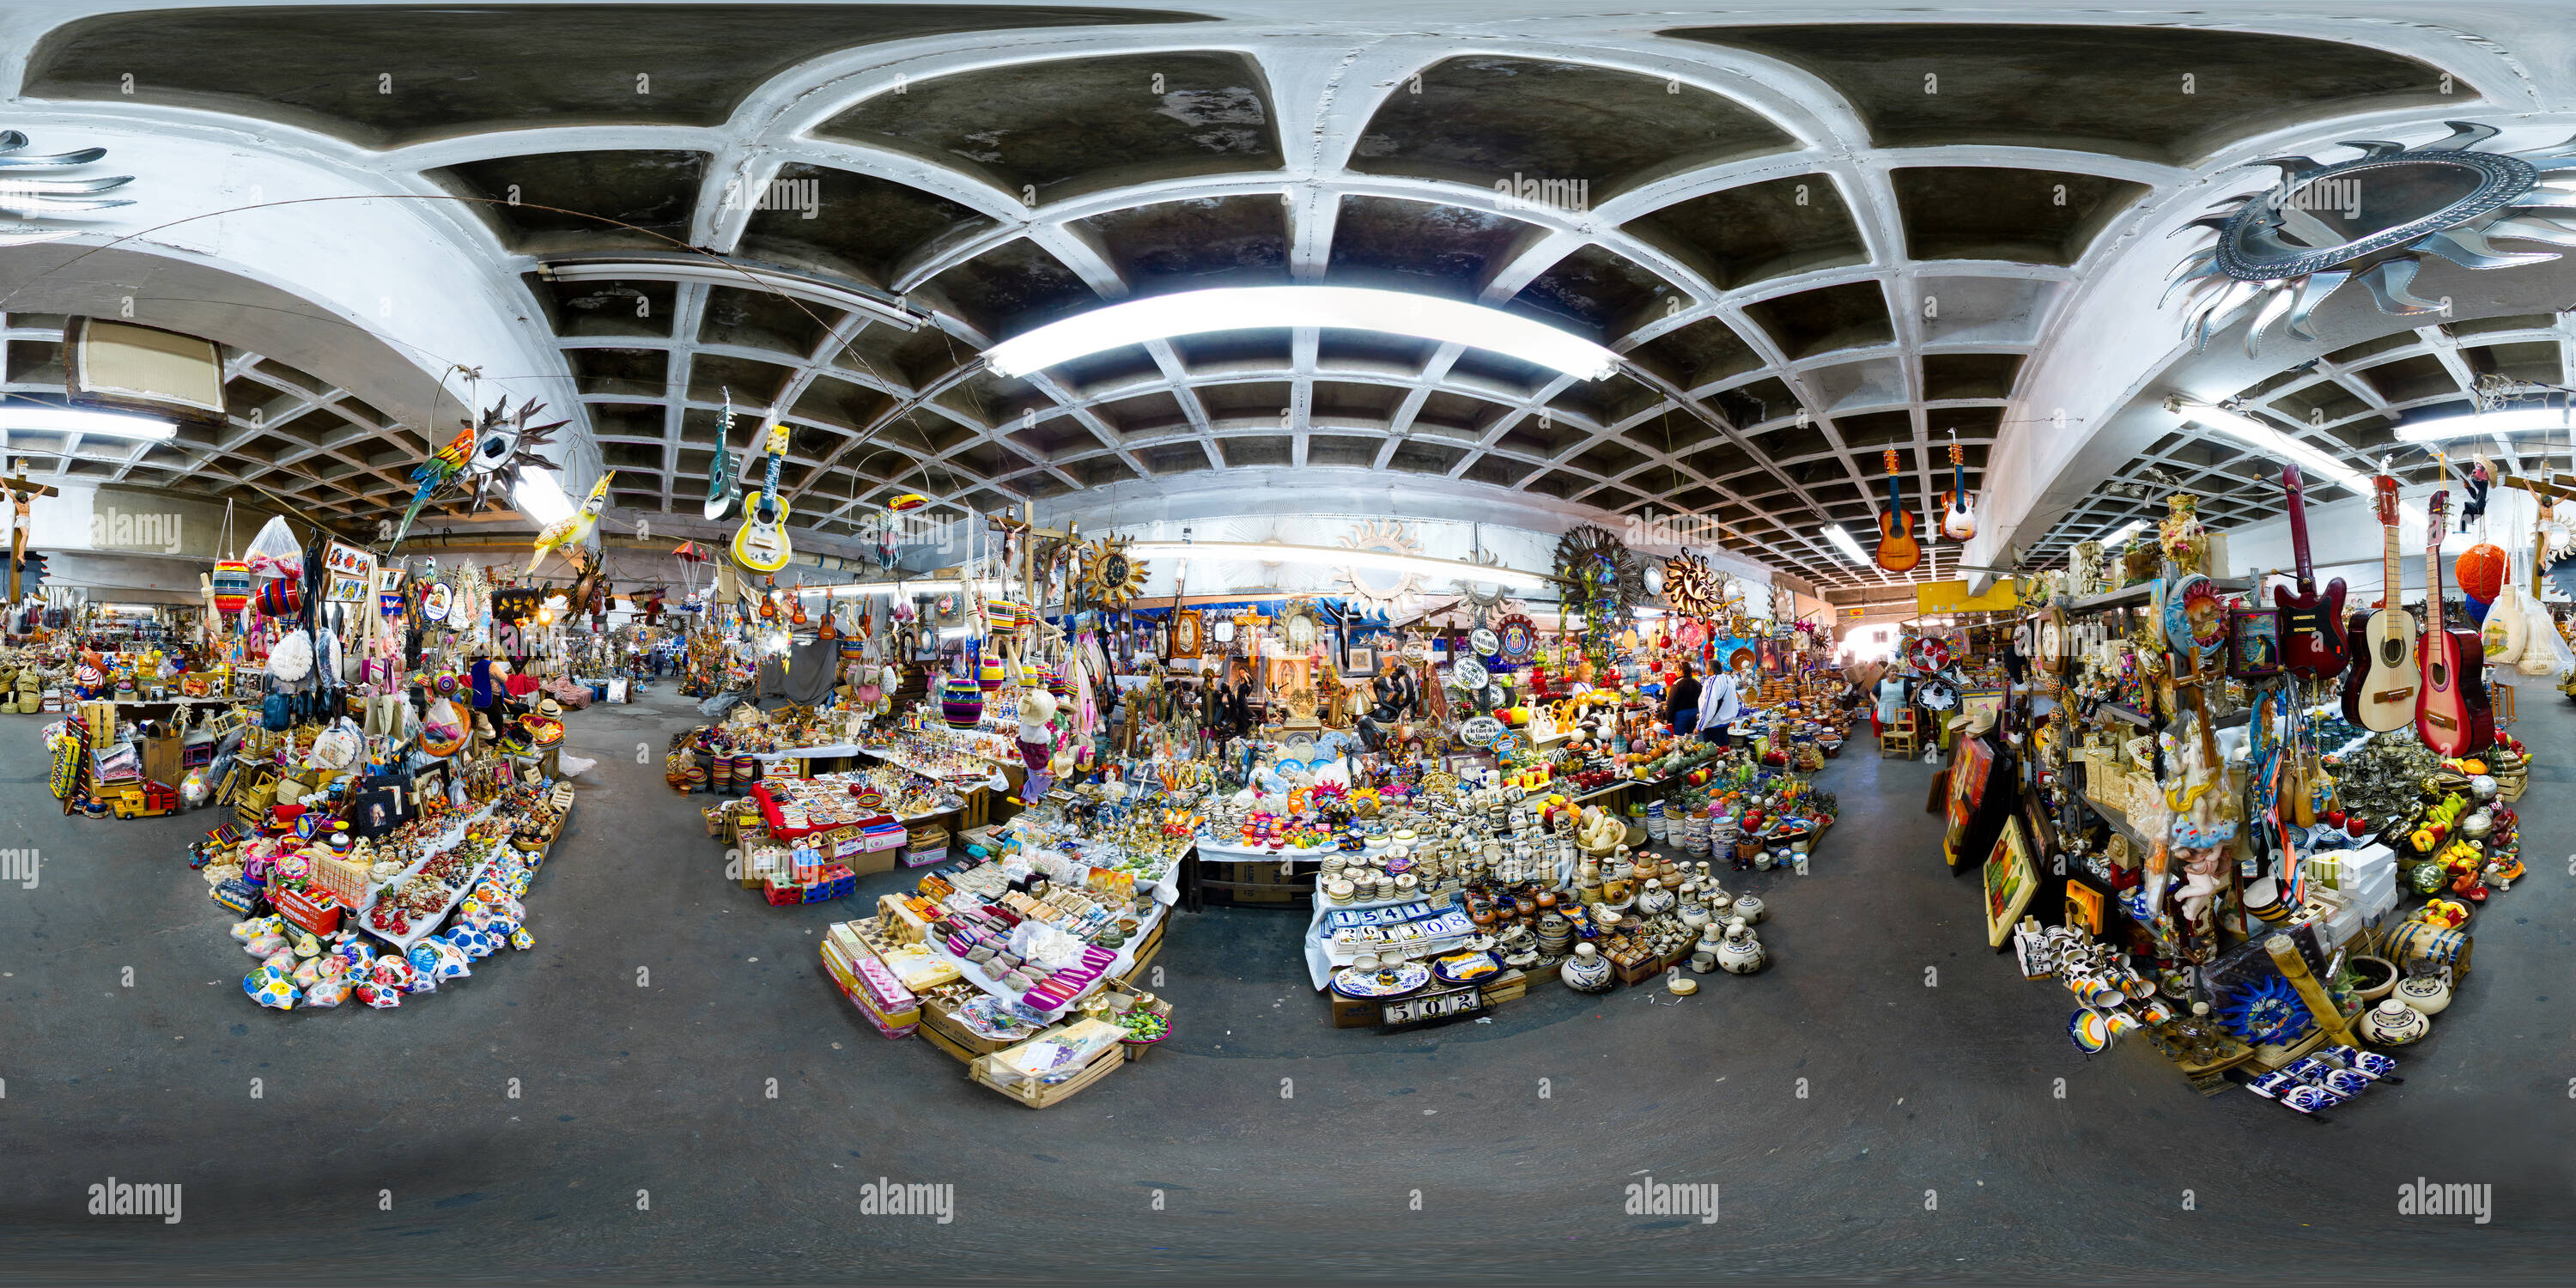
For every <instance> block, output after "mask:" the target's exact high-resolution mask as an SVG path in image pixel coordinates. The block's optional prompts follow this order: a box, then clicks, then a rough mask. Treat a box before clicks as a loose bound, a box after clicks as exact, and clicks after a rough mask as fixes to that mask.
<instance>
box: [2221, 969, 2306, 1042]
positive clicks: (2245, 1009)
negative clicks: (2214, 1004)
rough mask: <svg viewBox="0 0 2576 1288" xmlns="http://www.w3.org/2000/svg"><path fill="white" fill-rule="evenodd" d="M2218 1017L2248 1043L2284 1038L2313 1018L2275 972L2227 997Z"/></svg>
mask: <svg viewBox="0 0 2576 1288" xmlns="http://www.w3.org/2000/svg"><path fill="white" fill-rule="evenodd" d="M2218 1018H2219V1020H2220V1022H2221V1023H2223V1024H2225V1025H2226V1026H2227V1027H2228V1029H2229V1030H2230V1031H2232V1032H2234V1033H2235V1034H2236V1036H2238V1037H2240V1038H2243V1039H2245V1042H2246V1044H2247V1045H2249V1046H2261V1045H2263V1044H2264V1043H2267V1042H2287V1041H2289V1040H2290V1039H2292V1038H2295V1037H2297V1036H2298V1035H2300V1034H2301V1033H2305V1032H2307V1030H2308V1026H2309V1025H2310V1024H2311V1023H2313V1022H2314V1021H2313V1020H2312V1019H2311V1018H2310V1017H2309V1015H2308V1006H2307V1003H2305V1002H2302V1001H2300V1000H2299V994H2298V991H2297V990H2296V989H2293V988H2291V987H2290V982H2289V981H2288V980H2285V979H2283V978H2281V977H2280V976H2278V975H2270V976H2266V977H2264V979H2263V981H2262V982H2261V983H2258V984H2252V985H2249V986H2247V988H2246V989H2245V991H2244V992H2242V993H2238V994H2237V995H2235V996H2234V997H2232V998H2230V999H2228V1003H2227V1005H2226V1007H2225V1008H2224V1009H2222V1010H2220V1011H2219V1013H2218Z"/></svg>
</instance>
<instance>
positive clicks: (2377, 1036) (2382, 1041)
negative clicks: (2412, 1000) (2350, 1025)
mask: <svg viewBox="0 0 2576 1288" xmlns="http://www.w3.org/2000/svg"><path fill="white" fill-rule="evenodd" d="M2432 1031H2433V1022H2432V1021H2431V1020H2428V1019H2425V1018H2424V1013H2423V1012H2421V1011H2418V1010H2416V1009H2414V1008H2413V1007H2410V1006H2408V1005H2407V1004H2405V1003H2404V1002H2401V1001H2399V1000H2397V999H2396V998H2394V997H2383V998H2381V999H2379V1005H2377V1006H2374V1007H2372V1008H2370V1010H2369V1011H2368V1012H2367V1013H2365V1014H2364V1015H2363V1016H2362V1017H2361V1035H2362V1036H2363V1037H2366V1038H2368V1039H2370V1040H2371V1041H2372V1042H2374V1043H2377V1044H2378V1045H2380V1046H2404V1045H2406V1044H2407V1043H2409V1042H2412V1041H2415V1040H2416V1039H2418V1038H2421V1037H2423V1036H2424V1035H2425V1034H2427V1033H2430V1032H2432Z"/></svg>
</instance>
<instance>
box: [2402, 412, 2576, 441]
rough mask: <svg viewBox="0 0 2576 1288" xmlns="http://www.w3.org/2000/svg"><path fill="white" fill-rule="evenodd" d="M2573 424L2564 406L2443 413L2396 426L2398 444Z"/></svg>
mask: <svg viewBox="0 0 2576 1288" xmlns="http://www.w3.org/2000/svg"><path fill="white" fill-rule="evenodd" d="M2571 426H2576V420H2572V419H2571V418H2570V415H2569V412H2568V410H2567V409H2566V408H2563V407H2561V408H2557V409H2555V410H2553V409H2551V408H2547V407H2509V408H2506V409H2504V410H2502V411H2482V412H2478V413H2477V414H2475V415H2470V416H2444V417H2442V418H2440V419H2438V420H2420V421H2417V422H2415V423H2414V424H2412V425H2400V426H2398V427H2397V441H2398V442H2401V443H2441V442H2448V441H2449V440H2451V439H2454V438H2473V437H2476V436H2478V435H2481V434H2528V433H2532V432H2534V431H2537V430H2551V429H2567V428H2570V427H2571Z"/></svg>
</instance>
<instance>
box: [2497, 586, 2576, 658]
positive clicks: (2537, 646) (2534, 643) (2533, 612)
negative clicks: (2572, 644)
mask: <svg viewBox="0 0 2576 1288" xmlns="http://www.w3.org/2000/svg"><path fill="white" fill-rule="evenodd" d="M2513 593H2514V594H2517V595H2520V596H2521V597H2522V620H2523V623H2524V639H2523V645H2522V660H2521V661H2520V662H2517V663H2515V664H2514V669H2515V670H2518V671H2520V672H2522V673H2523V674H2524V675H2541V676H2547V677H2549V678H2550V679H2553V680H2560V679H2565V678H2566V676H2567V672H2568V671H2569V670H2570V669H2571V668H2576V649H2570V648H2569V647H2567V641H2566V640H2563V639H2561V638H2559V636H2558V626H2557V619H2556V618H2554V617H2551V616H2550V615H2549V609H2548V608H2547V607H2546V606H2544V605H2543V604H2542V603H2541V602H2540V600H2539V599H2538V598H2536V597H2534V596H2533V595H2532V593H2531V591H2530V590H2529V589H2527V588H2525V587H2521V586H2516V587H2514V591H2513Z"/></svg>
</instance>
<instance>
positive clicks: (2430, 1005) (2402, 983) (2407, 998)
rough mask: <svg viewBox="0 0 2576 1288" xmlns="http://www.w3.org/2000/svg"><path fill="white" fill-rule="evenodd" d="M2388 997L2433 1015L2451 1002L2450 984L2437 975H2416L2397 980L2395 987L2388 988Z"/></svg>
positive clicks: (2420, 1011)
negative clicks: (2411, 977)
mask: <svg viewBox="0 0 2576 1288" xmlns="http://www.w3.org/2000/svg"><path fill="white" fill-rule="evenodd" d="M2389 997H2390V998H2392V999H2393V1000H2395V1001H2399V1002H2403V1003H2405V1004H2406V1005H2407V1006H2409V1007H2412V1008H2414V1010H2415V1011H2416V1012H2417V1013H2419V1014H2422V1015H2425V1016H2434V1015H2439V1014H2441V1013H2442V1011H2443V1009H2444V1008H2446V1007H2448V1006H2449V1005H2450V1004H2451V986H2450V985H2448V984H2445V983H2443V982H2442V977H2441V976H2439V975H2418V976H2416V977H2414V978H2413V979H2401V980H2399V981H2397V987H2396V988H2394V989H2392V990H2390V992H2389Z"/></svg>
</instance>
